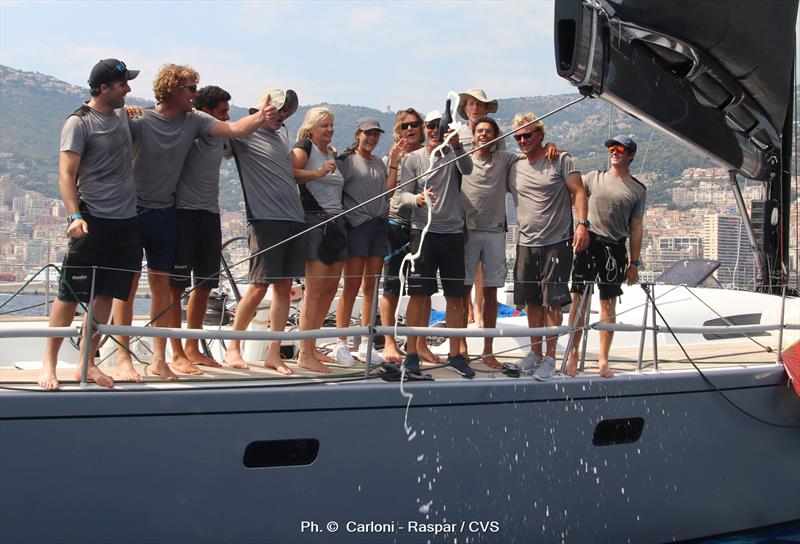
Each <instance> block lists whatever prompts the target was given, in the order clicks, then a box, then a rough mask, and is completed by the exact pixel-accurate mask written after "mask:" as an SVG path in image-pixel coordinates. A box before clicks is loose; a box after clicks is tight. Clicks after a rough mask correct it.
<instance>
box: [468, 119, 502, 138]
mask: <svg viewBox="0 0 800 544" xmlns="http://www.w3.org/2000/svg"><path fill="white" fill-rule="evenodd" d="M481 123H489V124H490V125H492V128H493V129H494V137H495V138H497V137H498V136H500V127H499V126H498V125H497V121H495V120H494V119H492V118H491V117H489V116H488V115H484V116H483V117H481V118H480V119H478V120H477V121H475V123H474V124H473V125H472V134H475V129H476V128H478V125H480V124H481Z"/></svg>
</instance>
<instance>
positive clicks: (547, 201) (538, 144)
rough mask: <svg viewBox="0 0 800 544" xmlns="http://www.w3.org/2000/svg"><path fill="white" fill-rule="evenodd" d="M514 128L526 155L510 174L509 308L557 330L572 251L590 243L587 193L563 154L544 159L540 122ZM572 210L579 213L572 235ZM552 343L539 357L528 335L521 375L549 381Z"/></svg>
mask: <svg viewBox="0 0 800 544" xmlns="http://www.w3.org/2000/svg"><path fill="white" fill-rule="evenodd" d="M529 123H532V124H529ZM514 128H515V129H517V130H516V131H515V133H514V139H515V140H516V141H517V144H518V145H519V148H520V150H521V151H522V152H523V153H524V154H525V158H524V159H522V160H519V161H517V162H516V163H514V165H513V167H512V169H511V191H512V195H513V196H514V202H515V203H516V205H517V220H518V223H519V242H518V244H517V261H516V265H515V268H514V303H515V304H518V305H526V306H527V313H528V326H529V327H531V328H536V327H544V326H547V327H556V326H559V325H561V320H562V315H561V307H562V306H563V305H564V304H568V303H569V302H570V293H569V288H568V285H567V283H568V281H569V274H570V269H571V267H572V254H573V249H574V250H575V251H583V249H585V248H586V246H587V245H588V243H589V233H588V229H587V225H586V223H587V221H586V215H587V212H588V210H587V199H586V192H585V191H584V188H583V183H582V182H581V175H580V172H579V171H578V170H577V169H575V168H574V166H573V163H572V157H570V156H569V155H568V154H567V153H562V154H561V156H560V157H559V159H558V160H557V161H550V160H548V158H547V156H546V153H545V148H544V146H543V145H542V142H543V141H544V123H542V122H541V121H537V120H536V117H535V116H534V115H533V114H532V113H525V114H517V115H516V116H515V117H514ZM572 206H575V209H576V211H577V214H578V227H577V228H576V229H575V232H574V234H573V228H572ZM556 341H557V337H556V336H548V337H547V352H546V354H545V356H544V357H542V344H541V336H532V337H531V351H530V353H529V354H528V355H527V356H526V357H525V358H524V359H523V360H522V362H521V364H520V370H521V371H523V372H527V373H530V372H533V373H534V376H535V377H536V378H537V379H547V378H549V377H551V376H552V375H553V374H554V373H555V354H556Z"/></svg>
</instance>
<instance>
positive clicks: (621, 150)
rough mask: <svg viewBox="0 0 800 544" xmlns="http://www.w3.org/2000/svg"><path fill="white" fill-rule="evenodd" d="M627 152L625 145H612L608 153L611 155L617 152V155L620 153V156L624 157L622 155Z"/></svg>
mask: <svg viewBox="0 0 800 544" xmlns="http://www.w3.org/2000/svg"><path fill="white" fill-rule="evenodd" d="M626 151H627V149H626V148H625V146H624V145H612V146H609V147H608V152H609V154H611V153H614V152H617V153H619V154H620V155H622V154H623V153H625V152H626Z"/></svg>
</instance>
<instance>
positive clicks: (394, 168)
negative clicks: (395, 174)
mask: <svg viewBox="0 0 800 544" xmlns="http://www.w3.org/2000/svg"><path fill="white" fill-rule="evenodd" d="M389 170H397V166H391V165H390V166H389Z"/></svg>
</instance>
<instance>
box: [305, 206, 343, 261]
mask: <svg viewBox="0 0 800 544" xmlns="http://www.w3.org/2000/svg"><path fill="white" fill-rule="evenodd" d="M331 217H332V216H331V215H330V214H328V213H326V212H309V211H307V212H306V213H305V219H306V224H305V228H308V227H310V226H312V225H319V224H320V223H322V222H323V221H326V220H328V219H330V218H331ZM331 223H335V225H331ZM329 228H336V229H338V230H339V233H340V234H341V235H342V237H343V238H344V239H341V238H339V239H338V241H337V243H340V247H338V248H334V247H332V246H331V242H330V241H329V240H328V238H327V235H328V232H327V229H329ZM303 240H304V248H305V249H304V250H303V251H304V253H305V258H306V259H309V260H312V261H317V260H320V261H329V262H328V263H327V264H333V263H334V262H337V263H343V262H344V261H346V260H347V226H346V223H345V219H344V217H340V218H338V219H335V220H334V221H331V222H330V223H326V224H325V225H323V226H321V227H316V228H314V230H312V231H310V232H308V233H307V234H306V235H304V236H303ZM323 246H325V247H323Z"/></svg>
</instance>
